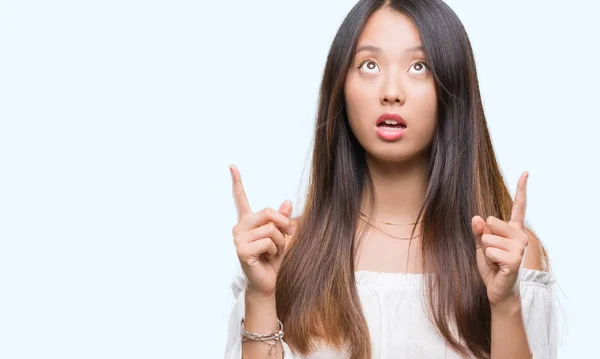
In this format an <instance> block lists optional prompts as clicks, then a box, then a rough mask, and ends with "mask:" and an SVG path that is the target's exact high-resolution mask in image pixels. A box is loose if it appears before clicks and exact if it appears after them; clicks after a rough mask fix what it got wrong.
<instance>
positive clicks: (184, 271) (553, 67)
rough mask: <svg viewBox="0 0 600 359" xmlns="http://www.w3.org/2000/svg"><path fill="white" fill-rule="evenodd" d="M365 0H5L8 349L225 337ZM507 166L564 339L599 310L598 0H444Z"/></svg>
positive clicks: (300, 178) (92, 354) (213, 344)
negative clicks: (238, 209)
mask: <svg viewBox="0 0 600 359" xmlns="http://www.w3.org/2000/svg"><path fill="white" fill-rule="evenodd" d="M354 3H355V1H354V0H338V1H317V0H311V1H302V2H297V1H294V2H291V1H236V0H234V1H207V2H201V1H183V0H181V1H165V0H163V1H133V0H126V1H123V0H119V1H115V0H112V1H52V2H49V1H23V0H19V1H16V0H15V1H1V2H0V120H1V127H0V171H1V172H0V358H3V359H16V358H61V359H66V358H78V359H79V358H220V357H222V356H223V352H224V346H225V340H226V333H227V324H228V323H227V322H228V317H229V313H230V310H231V306H232V304H233V296H232V292H231V288H230V285H231V280H232V278H233V276H234V275H235V274H236V273H237V270H238V268H239V263H238V260H237V257H236V255H235V248H234V245H233V241H232V235H231V229H232V227H233V225H234V224H235V221H236V213H235V209H234V205H233V200H232V196H231V181H230V175H229V171H228V165H229V164H231V163H234V164H236V165H237V166H238V167H239V168H240V170H241V172H242V177H243V180H244V184H245V187H246V190H247V193H248V196H249V200H250V203H251V205H252V207H253V209H254V210H255V211H258V210H260V209H262V208H264V207H275V208H277V207H278V206H279V205H280V204H281V203H282V202H283V201H284V200H285V199H291V200H292V201H293V203H294V205H295V210H294V214H297V210H298V208H299V207H300V206H301V205H302V203H301V202H302V201H301V199H302V197H303V194H304V192H303V191H305V188H306V178H307V176H308V173H309V169H310V168H309V163H310V145H311V141H312V135H313V126H314V119H315V109H316V103H317V94H318V88H319V82H320V79H321V75H322V71H323V67H324V64H325V58H326V55H327V51H328V48H329V45H330V44H331V41H332V39H333V36H334V34H335V31H336V30H337V28H338V26H339V25H340V23H341V21H342V19H343V18H344V16H345V15H346V14H347V12H348V11H349V10H350V8H351V7H352V6H353V5H354ZM448 3H449V5H450V6H451V7H452V8H453V9H454V10H455V11H456V13H457V14H458V16H459V17H460V18H461V20H462V21H463V22H464V25H465V27H466V29H467V32H468V34H469V36H470V39H471V42H472V45H473V48H474V52H475V56H476V61H477V66H478V67H477V69H478V72H479V79H480V84H481V90H482V96H483V100H484V106H485V110H486V114H487V119H488V123H489V127H490V131H491V135H492V139H493V142H494V145H495V149H496V151H497V155H498V158H499V162H500V165H501V169H502V171H503V173H504V175H505V176H506V179H507V181H508V185H509V188H510V190H511V193H513V194H514V190H515V188H516V182H517V179H518V176H519V174H520V173H521V172H522V171H524V170H529V171H530V181H529V186H528V201H529V202H528V208H527V218H528V221H529V223H530V225H531V226H532V228H533V229H534V230H536V231H537V233H538V235H539V236H540V238H541V239H542V240H543V242H544V243H545V244H546V246H547V248H548V250H549V253H550V257H551V260H552V266H553V269H554V272H555V273H556V276H557V278H558V286H557V287H556V292H557V296H558V298H559V299H560V304H561V308H560V313H561V314H562V317H563V320H562V322H561V327H562V329H561V331H562V332H563V335H562V344H561V347H560V352H559V354H560V357H561V358H583V357H589V356H588V354H590V355H591V353H592V352H593V351H595V347H596V346H597V336H596V335H595V334H593V332H594V331H596V329H597V324H598V322H599V321H600V317H599V315H598V307H597V303H598V289H597V283H598V276H599V273H598V270H597V263H598V253H599V252H598V251H599V250H600V246H599V245H598V240H599V239H600V238H599V237H600V236H599V235H598V226H597V225H598V213H599V211H598V203H599V201H600V194H599V190H598V183H599V174H598V159H597V155H598V154H599V153H600V145H599V144H598V143H599V142H600V141H599V140H598V136H599V133H600V125H599V122H600V116H599V115H598V95H599V90H598V83H599V82H600V73H599V71H600V70H599V68H598V63H600V55H599V53H598V35H599V34H600V25H599V23H598V21H597V16H596V15H597V13H598V10H600V8H599V7H598V5H597V2H595V1H591V0H588V1H584V0H579V1H570V2H568V3H566V2H558V1H541V0H539V1H515V0H511V1H506V0H505V1H501V2H500V1H497V2H491V1H479V0H477V1H476V0H471V1H465V0H463V1H459V0H454V1H448Z"/></svg>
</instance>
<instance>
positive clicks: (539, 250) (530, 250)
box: [523, 228, 549, 271]
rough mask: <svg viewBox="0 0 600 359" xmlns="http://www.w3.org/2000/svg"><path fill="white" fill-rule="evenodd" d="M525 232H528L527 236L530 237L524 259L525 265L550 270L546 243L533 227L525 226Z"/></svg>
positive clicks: (535, 268)
mask: <svg viewBox="0 0 600 359" xmlns="http://www.w3.org/2000/svg"><path fill="white" fill-rule="evenodd" d="M525 233H527V237H528V238H529V244H528V245H527V252H526V253H525V258H524V259H523V267H525V268H528V269H534V270H538V271H548V270H549V263H548V255H547V253H546V249H545V248H544V245H543V244H542V242H541V241H540V240H539V238H538V237H537V235H536V234H535V233H534V232H533V231H532V230H531V229H529V228H525Z"/></svg>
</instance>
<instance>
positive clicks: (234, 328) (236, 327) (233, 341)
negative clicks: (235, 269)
mask: <svg viewBox="0 0 600 359" xmlns="http://www.w3.org/2000/svg"><path fill="white" fill-rule="evenodd" d="M231 289H232V291H233V297H234V300H235V302H234V305H233V308H232V310H231V314H230V316H229V330H228V333H227V344H226V346H225V359H241V358H242V335H241V334H240V323H241V321H242V318H243V317H244V315H245V313H246V300H245V297H246V277H245V276H244V273H243V272H242V271H241V270H240V273H239V274H238V275H237V276H236V277H235V279H234V280H233V282H232V284H231ZM283 332H284V338H285V327H284V328H283ZM281 344H282V345H283V354H284V355H283V358H285V359H294V356H293V355H292V351H291V350H290V347H289V346H288V345H287V343H286V342H285V341H284V340H283V339H282V340H281ZM265 349H266V353H268V350H269V346H267V345H266V344H265ZM278 350H279V348H278ZM265 357H266V356H265Z"/></svg>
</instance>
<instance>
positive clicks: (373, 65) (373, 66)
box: [358, 60, 379, 73]
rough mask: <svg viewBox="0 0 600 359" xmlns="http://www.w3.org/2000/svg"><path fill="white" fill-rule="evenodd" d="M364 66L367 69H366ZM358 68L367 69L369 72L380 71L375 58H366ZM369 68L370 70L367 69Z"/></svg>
mask: <svg viewBox="0 0 600 359" xmlns="http://www.w3.org/2000/svg"><path fill="white" fill-rule="evenodd" d="M365 65H367V66H365ZM363 68H364V69H366V70H364V69H363ZM358 69H359V70H360V69H363V71H366V72H367V73H377V72H379V65H377V63H376V62H375V61H373V60H365V61H363V63H362V64H360V65H359V66H358ZM367 70H369V71H367ZM373 70H375V71H373Z"/></svg>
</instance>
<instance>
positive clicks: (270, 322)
mask: <svg viewBox="0 0 600 359" xmlns="http://www.w3.org/2000/svg"><path fill="white" fill-rule="evenodd" d="M245 300H246V315H245V319H244V327H245V328H246V330H247V331H249V332H252V333H258V334H268V333H271V332H273V330H275V328H276V327H277V308H276V306H275V297H274V296H266V297H265V296H263V295H260V294H255V293H246V298H245ZM269 343H272V342H269ZM272 351H273V353H272V354H269V345H267V342H259V341H253V340H247V341H244V342H243V344H242V358H243V359H263V358H265V359H266V358H269V359H275V358H276V359H279V358H282V357H283V347H282V345H281V341H279V342H277V344H276V345H275V346H273V350H272ZM275 352H277V354H276V355H275Z"/></svg>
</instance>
